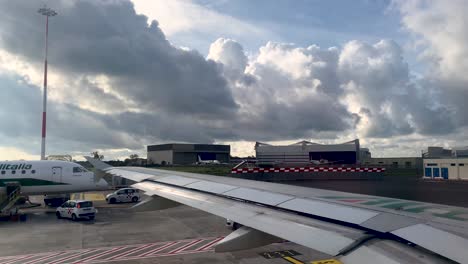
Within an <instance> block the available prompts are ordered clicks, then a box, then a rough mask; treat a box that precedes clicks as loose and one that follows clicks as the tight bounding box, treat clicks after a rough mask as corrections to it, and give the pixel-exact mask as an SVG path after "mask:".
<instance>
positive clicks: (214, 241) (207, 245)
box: [195, 237, 224, 251]
mask: <svg viewBox="0 0 468 264" xmlns="http://www.w3.org/2000/svg"><path fill="white" fill-rule="evenodd" d="M223 239H224V237H218V238H216V239H215V240H213V241H211V242H210V243H208V244H206V245H204V246H201V247H199V248H197V249H195V251H203V250H207V249H210V248H211V246H213V245H214V244H216V243H218V242H219V241H221V240H223Z"/></svg>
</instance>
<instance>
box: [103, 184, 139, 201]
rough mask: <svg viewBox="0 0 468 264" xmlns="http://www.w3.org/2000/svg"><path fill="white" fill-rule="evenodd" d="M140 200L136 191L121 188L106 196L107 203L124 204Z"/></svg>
mask: <svg viewBox="0 0 468 264" xmlns="http://www.w3.org/2000/svg"><path fill="white" fill-rule="evenodd" d="M139 200H140V193H139V191H138V189H134V188H122V189H119V190H117V191H115V192H113V193H109V194H108V195H106V201H107V203H110V204H113V203H124V202H134V203H136V202H138V201H139Z"/></svg>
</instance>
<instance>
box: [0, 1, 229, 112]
mask: <svg viewBox="0 0 468 264" xmlns="http://www.w3.org/2000/svg"><path fill="white" fill-rule="evenodd" d="M49 4H50V5H51V6H53V7H54V8H56V9H57V10H60V15H59V16H57V17H54V18H52V19H51V23H50V27H51V34H50V53H49V55H50V58H49V61H50V64H51V70H52V71H53V70H55V71H60V73H62V74H64V75H69V76H72V77H74V78H76V77H77V76H79V75H84V76H88V77H86V78H88V79H89V78H90V77H93V76H98V75H105V76H107V77H108V78H109V85H110V86H111V87H112V89H113V90H114V91H115V92H116V93H118V94H120V95H122V96H124V97H125V98H128V99H129V100H131V101H136V102H138V106H139V107H140V108H141V109H145V110H152V111H154V110H158V111H166V112H167V113H176V114H186V113H190V114H199V115H200V116H205V115H210V116H212V115H218V116H220V115H222V116H226V115H229V114H231V113H232V112H233V111H235V109H236V108H237V106H236V104H235V102H234V100H233V98H232V95H231V91H230V89H229V87H227V83H226V81H225V79H224V78H222V76H221V74H220V72H219V70H218V67H217V65H216V64H215V63H212V62H210V61H206V60H205V58H203V56H201V55H200V54H199V53H198V52H196V51H186V50H182V49H178V48H177V47H174V46H172V45H171V44H170V43H169V42H168V41H167V40H166V38H165V35H164V34H163V33H162V31H161V30H160V28H159V27H158V24H157V22H156V21H153V22H151V24H150V25H149V26H148V24H147V18H146V17H145V16H141V15H137V14H136V13H135V11H134V9H133V6H132V4H131V3H130V2H127V1H108V2H107V1H103V2H98V3H95V2H92V1H76V2H67V3H66V4H65V2H63V1H58V0H57V1H52V2H50V3H49ZM4 6H6V8H8V9H9V10H10V12H8V14H6V15H5V16H2V18H0V21H1V24H2V30H1V34H2V39H1V46H2V47H3V48H4V49H6V50H8V52H10V53H14V54H17V55H20V56H21V57H23V58H26V59H27V60H32V61H34V62H37V63H38V62H40V61H41V60H42V57H41V55H42V54H43V47H42V45H40V44H39V43H43V38H44V37H43V23H42V22H43V18H42V17H41V16H40V15H39V14H37V15H35V16H34V15H31V14H34V13H35V12H36V10H35V7H34V6H33V5H31V4H30V2H28V1H18V2H15V3H14V4H13V3H12V2H9V1H6V3H5V4H4ZM18 32H21V33H19V34H18ZM87 86H88V87H90V86H89V85H87ZM95 90H96V89H95ZM96 91H97V92H98V90H96ZM125 106H127V105H125Z"/></svg>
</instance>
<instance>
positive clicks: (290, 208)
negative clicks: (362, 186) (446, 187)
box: [87, 158, 468, 264]
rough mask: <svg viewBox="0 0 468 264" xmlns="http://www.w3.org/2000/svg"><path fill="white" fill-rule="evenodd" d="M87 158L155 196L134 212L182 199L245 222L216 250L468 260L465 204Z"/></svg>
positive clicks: (352, 259)
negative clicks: (286, 249) (298, 249)
mask: <svg viewBox="0 0 468 264" xmlns="http://www.w3.org/2000/svg"><path fill="white" fill-rule="evenodd" d="M87 160H88V161H89V162H90V163H91V164H93V166H94V167H95V168H96V169H98V170H99V171H101V172H104V173H108V174H111V175H114V176H119V177H123V178H126V179H129V180H131V181H133V182H135V184H133V185H132V187H133V188H137V189H140V190H142V191H144V192H145V193H146V194H147V195H148V196H149V197H150V198H149V199H147V200H143V201H141V202H140V203H138V204H136V205H135V207H134V208H133V209H135V210H136V211H137V210H138V208H141V209H142V210H143V209H144V210H150V209H165V208H170V207H174V206H177V205H179V204H185V205H188V206H191V207H194V208H197V209H200V210H203V211H206V212H209V213H212V214H215V215H217V216H220V217H223V218H226V219H230V220H232V221H234V222H236V223H238V224H240V225H242V227H240V228H239V229H237V230H235V231H233V232H232V233H231V234H229V235H228V236H226V237H225V238H224V239H223V240H221V241H220V242H218V243H217V244H216V245H215V247H214V248H215V251H216V252H225V251H234V250H243V249H249V248H253V247H258V246H263V245H267V244H270V243H274V242H278V241H281V240H283V241H284V240H289V241H291V242H294V243H297V244H299V245H303V246H306V247H309V248H312V249H315V250H318V251H320V252H323V253H325V254H327V255H328V256H329V257H330V258H334V259H338V260H339V261H341V263H346V264H351V263H359V264H361V263H379V264H380V263H384V264H390V263H392V264H393V263H453V262H458V263H467V260H468V250H467V248H468V209H466V208H460V207H453V206H446V205H440V204H431V203H423V202H415V201H408V200H401V199H393V198H384V197H377V196H369V195H360V194H353V193H344V192H337V191H330V190H321V189H315V188H305V187H299V186H292V185H285V184H277V183H271V182H260V181H253V180H245V179H239V178H231V177H221V176H217V177H213V176H211V175H204V174H195V173H187V172H176V171H166V170H158V169H149V168H137V167H112V166H110V165H108V164H106V163H103V162H101V161H99V160H94V159H92V158H87ZM240 225H239V226H240ZM327 263H337V262H327Z"/></svg>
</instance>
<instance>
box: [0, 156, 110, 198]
mask: <svg viewBox="0 0 468 264" xmlns="http://www.w3.org/2000/svg"><path fill="white" fill-rule="evenodd" d="M12 184H13V185H19V186H20V188H21V193H22V194H26V195H31V194H58V193H60V194H62V193H71V192H82V191H92V190H102V189H105V188H107V186H108V184H107V183H106V181H104V180H103V179H100V180H99V181H96V178H95V176H94V173H93V172H90V171H88V170H87V169H85V168H84V167H83V166H81V165H79V164H77V163H74V162H68V161H58V160H38V161H25V160H18V161H0V193H1V192H3V193H4V192H6V189H7V188H6V187H7V186H8V185H12Z"/></svg>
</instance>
